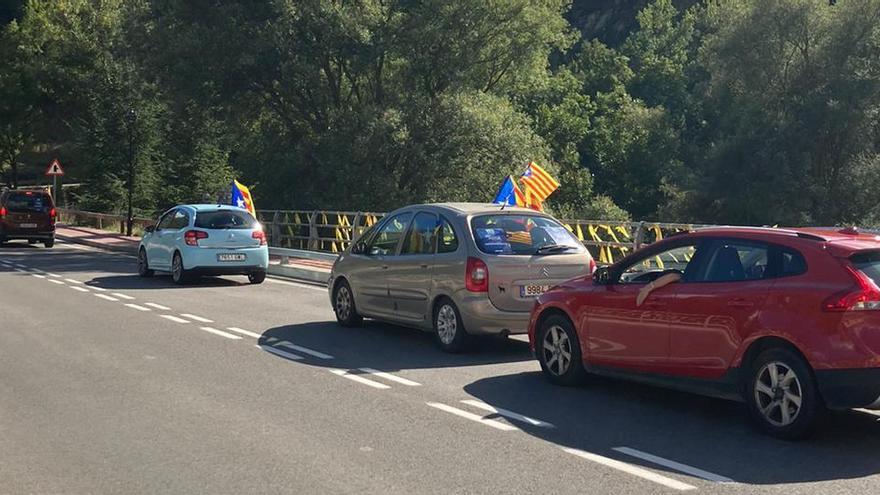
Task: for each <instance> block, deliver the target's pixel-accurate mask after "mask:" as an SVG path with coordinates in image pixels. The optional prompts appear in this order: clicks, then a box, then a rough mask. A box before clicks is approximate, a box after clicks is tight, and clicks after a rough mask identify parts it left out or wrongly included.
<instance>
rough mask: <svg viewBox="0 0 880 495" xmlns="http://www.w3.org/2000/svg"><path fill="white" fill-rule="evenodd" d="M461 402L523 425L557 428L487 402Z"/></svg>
mask: <svg viewBox="0 0 880 495" xmlns="http://www.w3.org/2000/svg"><path fill="white" fill-rule="evenodd" d="M461 402H462V403H463V404H467V405H470V406H474V407H476V408H479V409H482V410H484V411H489V412H493V413H495V414H498V415H499V416H504V417H505V418H509V419H515V420H517V421H522V422H523V423H528V424H530V425H532V426H539V427H541V428H555V426H553V424H552V423H548V422H546V421H541V420H540V419H535V418H530V417H528V416H523V415H522V414H519V413H516V412H513V411H510V410H507V409H502V408H500V407H494V406H490V405H489V404H486V403H485V402H482V401H478V400H470V399H468V400H463V401H461Z"/></svg>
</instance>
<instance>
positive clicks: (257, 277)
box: [248, 270, 266, 284]
mask: <svg viewBox="0 0 880 495" xmlns="http://www.w3.org/2000/svg"><path fill="white" fill-rule="evenodd" d="M263 280H266V272H264V271H262V270H260V271H258V272H251V273H248V281H249V282H250V283H252V284H262V283H263Z"/></svg>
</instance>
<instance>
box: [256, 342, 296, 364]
mask: <svg viewBox="0 0 880 495" xmlns="http://www.w3.org/2000/svg"><path fill="white" fill-rule="evenodd" d="M254 347H256V348H257V349H262V350H264V351H266V352H268V353H270V354H275V355H276V356H281V357H283V358H287V359H290V360H291V361H301V360H302V359H304V358H303V357H302V356H297V355H296V354H291V353H289V352H284V351H282V350H281V349H276V348H274V347H270V346H268V345H255V346H254Z"/></svg>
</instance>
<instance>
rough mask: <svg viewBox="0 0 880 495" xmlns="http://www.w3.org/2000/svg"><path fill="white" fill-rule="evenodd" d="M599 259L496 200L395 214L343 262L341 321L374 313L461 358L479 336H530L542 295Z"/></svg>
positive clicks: (338, 295) (337, 295)
mask: <svg viewBox="0 0 880 495" xmlns="http://www.w3.org/2000/svg"><path fill="white" fill-rule="evenodd" d="M594 268H595V262H594V261H593V259H592V257H591V256H590V253H589V252H588V251H587V250H586V248H584V246H583V245H582V244H581V243H580V241H578V239H577V238H576V237H574V236H573V235H572V234H571V232H569V230H568V229H567V228H566V227H565V226H563V225H562V224H561V223H559V222H558V221H557V220H555V219H554V218H553V217H551V216H550V215H546V214H544V213H540V212H537V211H534V210H529V209H525V208H516V207H510V206H507V207H504V208H502V207H501V206H500V205H494V204H478V203H442V204H426V205H413V206H407V207H405V208H401V209H399V210H396V211H394V212H391V213H389V214H388V215H387V216H385V218H384V219H383V220H382V221H381V222H379V223H377V224H376V225H374V226H373V227H372V228H371V229H369V230H368V231H367V232H365V233H364V234H363V235H362V236H361V237H360V239H358V241H357V242H355V243H353V244H352V246H351V247H350V248H349V249H348V250H346V251H345V252H344V253H343V254H342V255H341V256H340V257H339V259H338V260H337V261H336V263H335V264H334V265H333V270H332V272H331V274H330V280H329V285H328V287H329V291H330V300H331V304H332V305H333V310H334V312H335V313H336V319H337V320H338V321H339V323H340V324H341V325H344V326H354V325H359V324H360V323H361V322H362V321H363V318H364V317H368V318H374V319H377V320H383V321H388V322H392V323H396V324H400V325H404V326H409V327H414V328H418V329H421V330H425V331H433V332H434V333H435V335H436V338H437V342H438V344H439V345H440V347H441V348H442V349H443V350H445V351H447V352H458V351H461V350H462V349H464V348H465V347H466V345H467V342H468V338H469V336H471V335H486V334H495V335H509V334H521V333H526V330H527V326H528V321H529V311H530V310H531V309H532V306H533V305H534V304H535V298H536V297H537V296H538V295H540V294H542V293H543V292H544V291H546V290H547V289H549V288H550V287H551V286H553V285H556V284H558V283H560V282H563V281H565V280H568V279H571V278H575V277H580V276H587V275H590V274H591V273H592V271H593V269H594Z"/></svg>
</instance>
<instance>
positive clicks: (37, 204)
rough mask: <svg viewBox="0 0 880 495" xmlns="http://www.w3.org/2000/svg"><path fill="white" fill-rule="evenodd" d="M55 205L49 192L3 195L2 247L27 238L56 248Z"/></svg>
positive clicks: (0, 216) (14, 191)
mask: <svg viewBox="0 0 880 495" xmlns="http://www.w3.org/2000/svg"><path fill="white" fill-rule="evenodd" d="M55 216H56V211H55V203H54V202H53V201H52V196H51V195H50V194H49V193H48V192H46V191H23V190H19V189H7V190H5V191H3V192H2V193H0V244H3V243H5V242H6V241H10V240H13V239H24V240H27V241H28V242H29V243H31V244H36V243H37V242H42V243H43V245H44V246H46V247H47V248H50V247H52V246H53V245H55Z"/></svg>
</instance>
